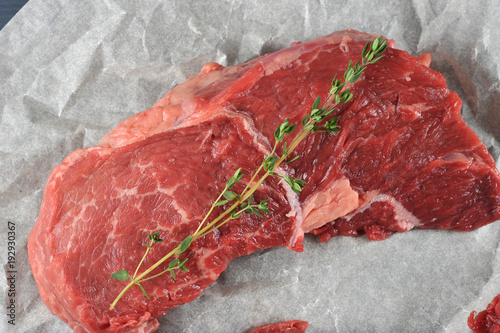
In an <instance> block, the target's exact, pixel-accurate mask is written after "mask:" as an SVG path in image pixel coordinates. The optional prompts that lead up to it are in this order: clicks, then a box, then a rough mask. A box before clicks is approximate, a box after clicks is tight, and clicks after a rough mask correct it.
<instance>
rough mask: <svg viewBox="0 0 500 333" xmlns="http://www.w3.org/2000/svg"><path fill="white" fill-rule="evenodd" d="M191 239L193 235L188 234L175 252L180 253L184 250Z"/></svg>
mask: <svg viewBox="0 0 500 333" xmlns="http://www.w3.org/2000/svg"><path fill="white" fill-rule="evenodd" d="M192 241H193V236H192V235H189V236H187V237H186V238H185V239H184V240H183V241H182V243H181V245H180V247H179V250H177V252H175V254H181V253H182V252H184V251H186V250H187V249H188V247H189V246H190V245H191V242H192Z"/></svg>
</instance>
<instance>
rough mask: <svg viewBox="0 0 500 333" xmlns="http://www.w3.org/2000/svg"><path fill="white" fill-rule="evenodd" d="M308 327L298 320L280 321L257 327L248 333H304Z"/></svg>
mask: <svg viewBox="0 0 500 333" xmlns="http://www.w3.org/2000/svg"><path fill="white" fill-rule="evenodd" d="M308 326H309V324H308V323H307V322H305V321H300V320H290V321H281V322H279V323H276V324H269V325H262V326H259V327H257V328H256V329H254V330H252V331H251V332H250V333H304V332H305V331H306V329H307V327H308Z"/></svg>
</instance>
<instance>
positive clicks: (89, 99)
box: [0, 0, 500, 333]
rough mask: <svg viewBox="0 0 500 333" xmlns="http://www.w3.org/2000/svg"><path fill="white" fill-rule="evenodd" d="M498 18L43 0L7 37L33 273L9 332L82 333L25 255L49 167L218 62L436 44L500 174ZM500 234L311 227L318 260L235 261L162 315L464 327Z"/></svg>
mask: <svg viewBox="0 0 500 333" xmlns="http://www.w3.org/2000/svg"><path fill="white" fill-rule="evenodd" d="M464 12H466V13H467V15H466V16H464V14H463V13H464ZM498 17H500V7H499V6H498V2H497V1H494V0H491V1H483V2H482V4H481V6H471V5H470V1H465V0H450V1H444V0H438V1H431V0H427V1H419V0H413V1H408V2H401V1H396V0H389V1H386V2H383V3H380V2H376V3H374V2H373V1H361V2H356V3H345V2H340V1H325V0H320V1H309V0H305V1H303V2H292V1H286V0H279V1H274V2H266V1H264V0H256V1H252V2H249V1H242V0H213V1H210V2H203V1H180V0H143V1H136V0H134V1H126V0H123V1H120V0H116V1H112V0H108V1H98V2H97V1H96V2H90V1H66V0H31V1H29V3H28V4H27V5H26V6H25V7H23V9H22V10H21V11H20V12H19V13H18V14H17V15H16V17H14V19H13V20H12V21H11V22H9V24H8V25H7V26H6V27H4V28H3V29H2V30H1V31H0V88H1V89H0V224H1V225H2V226H3V229H2V232H1V233H2V234H3V235H5V234H6V227H5V225H6V224H7V221H13V222H15V223H16V233H17V240H16V242H17V243H16V247H17V250H18V252H19V256H18V257H17V258H18V265H19V266H20V269H19V280H18V283H17V285H16V288H17V291H18V294H17V297H16V302H18V305H19V307H18V310H19V311H18V313H17V323H16V327H15V328H13V327H10V325H7V324H6V322H5V317H6V316H5V309H4V310H3V312H2V313H4V315H3V317H2V318H3V319H2V320H1V321H0V323H1V325H0V330H1V331H2V332H4V331H7V332H23V333H28V332H40V333H45V332H47V333H49V332H61V333H69V332H71V330H70V329H69V327H68V326H67V325H66V324H65V323H63V322H62V321H60V320H59V319H58V318H56V317H54V316H53V315H52V314H51V313H50V312H49V311H48V310H47V308H46V307H45V306H44V304H43V303H42V301H41V300H40V298H39V296H38V291H37V289H36V285H35V282H34V280H33V277H32V276H31V273H30V270H29V266H28V263H27V260H26V258H25V257H26V256H25V252H26V239H27V236H28V233H29V231H30V230H31V228H32V227H33V224H34V222H35V221H36V218H37V216H38V212H39V209H40V203H41V197H42V191H43V188H44V186H45V182H46V180H47V178H48V175H49V173H50V171H51V170H52V168H53V167H55V166H56V165H58V164H59V163H60V162H61V161H62V160H63V159H64V158H65V157H66V156H67V155H69V154H70V153H71V152H72V151H73V150H75V149H78V148H81V147H83V146H86V145H96V144H97V142H98V141H99V140H100V138H101V137H102V136H103V135H104V134H105V133H106V132H107V131H109V130H110V129H111V128H113V127H114V125H116V124H117V123H118V122H119V121H121V120H123V119H125V118H127V117H128V116H130V115H132V114H135V113H137V112H139V111H142V110H144V109H147V108H149V107H150V106H152V105H153V104H154V103H155V102H156V101H157V100H159V99H160V98H161V97H162V96H163V95H164V94H165V93H166V92H167V91H168V90H170V89H171V88H173V87H174V86H175V85H176V84H179V83H181V82H183V81H184V80H186V79H187V78H189V77H191V76H192V75H195V74H197V73H198V72H199V71H200V69H201V68H202V66H203V65H204V64H205V63H206V62H212V61H213V62H218V63H220V64H222V65H224V66H229V65H234V64H239V63H242V62H244V61H247V60H249V59H252V58H254V57H256V56H259V55H262V54H264V53H269V52H272V51H277V50H280V49H282V48H284V47H287V46H289V45H290V43H292V42H295V41H305V40H309V39H312V38H315V37H318V36H321V35H326V34H328V33H331V32H333V31H336V30H342V29H346V28H353V29H358V30H361V31H366V32H369V33H379V34H383V35H386V36H387V37H389V38H392V39H394V40H395V41H396V42H397V45H398V48H401V49H405V50H408V51H409V52H410V53H412V54H421V53H423V52H430V53H432V57H433V60H432V63H431V68H432V69H435V70H437V71H439V72H442V73H443V74H444V76H445V78H446V80H447V83H448V85H449V88H450V89H451V90H453V91H456V92H457V93H458V94H459V96H460V97H461V98H462V99H463V100H464V105H463V109H462V116H463V118H464V119H465V120H466V121H467V123H468V124H469V126H470V127H471V128H472V129H473V130H474V131H476V132H477V134H478V136H479V137H480V139H481V140H482V141H483V142H484V143H485V144H486V145H487V147H488V150H489V151H490V153H491V154H492V155H493V157H494V158H495V160H496V164H497V167H500V148H499V147H500V43H497V41H498V40H500V31H499V30H498ZM499 236H500V225H498V223H497V224H493V225H490V226H486V227H484V228H482V229H480V230H477V231H473V232H470V233H454V232H446V231H442V232H434V231H410V232H407V233H403V234H396V235H394V236H391V237H390V238H389V239H387V240H384V241H382V242H370V241H368V240H367V239H366V237H360V238H356V239H353V238H346V237H337V238H336V239H333V240H331V241H329V242H327V243H325V244H320V243H319V242H318V241H317V239H316V238H315V237H312V236H310V235H306V237H305V240H304V243H305V249H304V252H303V253H295V252H293V251H289V250H287V249H284V248H279V249H272V250H265V251H259V252H257V253H255V254H254V255H251V256H247V257H243V258H238V259H236V260H234V261H233V262H232V263H231V264H230V265H229V267H228V269H227V270H226V271H225V272H223V273H222V275H221V277H220V278H219V280H218V281H217V282H216V283H215V284H214V285H212V286H211V287H210V288H208V289H207V290H206V291H205V292H204V293H203V294H202V296H201V297H200V298H198V299H197V300H195V301H194V302H192V303H190V304H186V305H183V306H181V307H179V308H177V309H174V310H171V311H170V312H169V313H168V314H167V315H166V316H164V317H162V318H160V319H159V320H160V322H161V323H162V326H160V329H159V330H158V332H161V333H165V332H180V333H187V332H190V333H194V332H203V331H212V332H223V333H224V332H246V331H248V329H250V328H253V327H256V326H258V325H260V324H268V323H271V322H277V321H281V320H290V319H301V320H307V321H309V322H310V324H311V325H310V328H309V329H308V332H311V333H314V332H327V331H328V332H331V331H332V330H333V331H334V332H360V331H361V332H363V331H382V332H414V331H422V332H445V333H455V332H457V333H458V332H464V331H467V327H466V318H467V316H468V314H469V313H470V311H472V310H477V311H480V310H483V309H484V308H485V306H486V305H487V304H488V303H489V302H490V301H491V300H492V299H493V297H494V296H496V295H497V294H499V293H500V251H499V249H500V244H499V240H498V239H499ZM0 239H1V240H0V248H2V249H5V248H6V240H5V237H1V238H0ZM4 260H5V259H4ZM5 272H6V271H5V266H4V270H2V272H1V275H2V278H3V279H4V280H5V278H6V276H5V274H6V273H5ZM5 288H6V284H3V285H2V289H1V291H0V301H1V302H2V303H3V304H5V302H6V301H7V298H6V289H5ZM408 300H411V302H408ZM5 327H6V329H5V330H4V328H5Z"/></svg>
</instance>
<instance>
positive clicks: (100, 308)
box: [28, 31, 500, 332]
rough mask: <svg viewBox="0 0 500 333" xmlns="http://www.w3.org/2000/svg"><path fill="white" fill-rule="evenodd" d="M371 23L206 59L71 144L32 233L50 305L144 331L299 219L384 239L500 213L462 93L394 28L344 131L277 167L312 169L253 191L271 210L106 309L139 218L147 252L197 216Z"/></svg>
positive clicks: (499, 185) (131, 253)
mask: <svg viewBox="0 0 500 333" xmlns="http://www.w3.org/2000/svg"><path fill="white" fill-rule="evenodd" d="M373 37H374V36H372V35H368V34H364V33H360V32H356V31H343V32H338V33H334V34H331V35H328V36H325V37H321V38H318V39H316V40H313V41H310V42H305V43H297V44H295V45H293V46H292V47H290V48H288V49H285V50H282V51H279V52H275V53H272V54H269V55H265V56H262V57H260V58H257V59H254V60H252V61H250V62H248V63H245V64H242V65H238V66H231V67H222V66H220V65H218V64H214V63H211V64H207V65H206V66H205V67H204V68H203V69H202V71H201V73H200V74H199V75H197V76H195V77H193V78H191V79H189V80H187V81H186V82H185V83H183V84H180V85H179V86H177V87H176V88H174V89H173V90H172V91H171V92H169V93H168V94H167V95H166V96H165V97H164V98H162V99H161V100H160V101H158V102H157V103H156V104H155V105H154V106H153V107H152V108H151V109H149V110H146V111H144V112H141V113H139V114H137V115H135V116H133V117H131V118H129V119H127V120H124V121H123V122H121V123H120V124H119V125H118V126H117V127H116V128H115V129H113V130H112V131H111V132H110V133H108V134H107V135H106V136H105V137H104V138H103V139H102V140H101V142H100V143H99V145H98V147H91V148H85V149H81V150H78V151H76V152H74V153H72V154H71V155H70V156H69V157H68V158H67V159H65V161H64V162H63V163H62V164H61V165H60V166H58V167H56V168H55V169H54V171H53V172H52V174H51V176H50V178H49V181H48V184H47V186H46V188H45V192H44V199H43V203H42V208H41V212H40V216H39V219H38V221H37V224H36V226H35V228H34V229H33V231H32V233H31V234H30V238H29V244H28V246H29V254H30V263H31V266H32V270H33V274H34V276H35V279H36V280H37V283H38V287H39V290H40V294H41V297H42V299H43V300H44V302H45V303H46V304H47V306H48V307H49V308H50V309H51V310H52V311H53V312H54V313H56V314H58V315H59V316H60V317H61V318H62V319H63V320H65V321H67V322H68V323H69V324H70V326H71V327H73V328H75V330H76V331H80V332H85V331H90V332H111V331H116V332H142V331H143V330H144V331H145V332H152V331H154V330H155V329H156V327H157V326H158V323H157V321H156V319H155V318H156V317H158V316H160V315H162V314H163V313H165V312H166V311H167V310H168V309H170V308H172V307H174V306H177V305H179V304H182V303H186V302H189V301H191V300H192V299H194V298H195V297H197V296H198V295H199V294H200V293H201V291H202V290H203V289H204V288H206V287H207V286H208V285H209V284H210V283H212V282H213V281H215V279H216V278H217V276H218V275H219V274H220V272H222V270H223V269H224V268H225V267H226V266H227V264H228V262H229V261H230V260H231V259H232V258H235V257H237V256H241V255H245V254H248V253H251V252H252V251H255V250H257V249H261V248H269V247H273V246H287V247H289V248H291V249H294V250H301V239H302V235H303V233H304V232H314V233H316V234H320V235H321V238H322V240H327V239H329V238H331V237H332V236H335V235H337V234H341V235H351V236H357V235H359V234H362V233H366V234H367V235H368V237H369V238H371V239H384V238H386V237H388V236H389V235H390V234H391V233H393V232H395V231H407V230H410V229H412V228H414V227H416V228H441V229H454V230H471V229H474V228H477V227H480V226H482V225H485V224H487V223H490V222H493V221H495V220H497V219H498V218H499V217H500V176H499V174H498V171H497V170H496V168H495V165H494V163H493V159H492V158H491V156H489V154H488V152H487V150H486V148H485V147H484V145H483V144H482V143H481V142H480V141H479V139H478V138H477V136H476V135H475V134H474V133H473V132H472V131H471V130H470V129H469V128H467V127H466V125H465V123H464V122H463V121H462V120H461V118H460V115H459V112H460V106H461V101H460V100H459V98H458V97H457V95H456V94H455V93H453V92H450V91H449V90H448V89H447V88H446V85H445V80H444V79H443V77H442V76H441V75H440V74H438V73H436V72H434V71H432V70H431V69H429V68H428V64H429V61H430V57H429V56H428V55H424V56H422V57H419V58H417V57H413V56H410V55H409V54H408V53H406V52H404V51H399V50H396V49H394V48H392V47H394V42H392V41H390V42H389V45H390V46H391V47H390V48H388V49H387V51H386V55H385V57H384V58H382V60H380V61H379V62H378V63H376V64H375V65H372V66H370V67H368V69H367V70H366V71H365V72H364V74H363V76H362V77H361V79H360V80H358V81H357V82H356V83H355V84H353V85H351V89H352V90H351V91H352V92H353V93H354V95H355V96H356V97H355V98H354V100H353V101H352V102H350V103H348V104H346V105H344V106H343V107H341V108H340V109H339V110H338V111H337V112H336V114H337V115H340V116H341V118H340V120H339V124H340V127H341V132H340V133H338V134H337V135H332V134H325V133H315V134H313V135H310V136H309V137H308V138H307V139H306V140H305V141H304V142H303V143H302V144H301V145H300V146H299V147H298V149H297V154H300V155H302V158H300V159H298V160H296V161H295V162H293V163H290V164H288V165H286V167H284V168H285V169H284V170H281V172H286V173H287V174H288V175H290V176H292V177H294V178H301V179H304V180H305V181H307V182H308V184H307V187H306V188H305V190H304V191H303V192H302V193H301V194H300V196H297V195H295V194H294V193H293V192H291V191H290V190H289V189H288V187H287V186H283V184H282V183H279V182H277V181H276V179H272V180H271V179H270V180H269V181H268V182H267V183H266V184H265V186H264V187H263V188H262V189H261V190H260V191H259V192H258V193H257V195H256V197H257V199H258V200H261V199H262V198H268V197H269V198H270V199H271V200H270V201H269V202H270V204H271V205H272V215H270V216H268V215H266V216H264V218H262V219H259V218H256V217H255V216H245V217H244V218H243V219H241V220H234V221H231V223H229V224H227V225H225V226H224V227H223V228H221V230H220V231H217V232H216V233H213V234H212V235H210V236H208V237H206V238H204V239H200V240H198V241H197V242H196V243H195V244H194V245H193V246H192V247H191V248H190V250H189V251H187V252H186V253H184V254H183V258H184V255H185V257H187V258H189V260H188V263H187V267H188V268H189V270H190V271H189V272H179V274H178V278H177V280H176V281H173V280H172V279H170V278H168V277H166V278H164V279H160V280H161V281H155V280H150V281H148V282H147V283H145V284H144V287H145V289H146V290H147V291H148V294H149V295H150V296H151V301H148V300H147V299H146V298H145V297H144V295H143V294H142V293H141V291H140V290H139V288H133V289H131V291H130V292H129V293H127V294H126V296H125V297H124V299H122V300H121V301H120V302H119V303H118V306H117V307H116V308H115V309H114V310H113V311H109V310H107V308H108V307H109V304H111V302H112V301H113V299H114V298H115V297H116V295H117V294H118V293H119V291H120V290H121V289H122V288H123V287H124V283H120V282H119V281H115V280H110V278H109V276H110V275H111V273H113V272H114V271H117V270H119V269H124V268H125V269H127V270H129V271H134V269H135V266H136V265H137V263H138V262H139V261H140V259H141V257H142V255H143V253H144V247H143V246H142V244H143V243H144V242H145V240H146V239H147V238H146V232H148V231H149V232H155V231H161V232H162V234H161V237H162V238H164V239H165V242H163V243H162V244H161V245H158V246H157V245H155V248H154V251H152V253H151V256H149V257H148V262H147V263H146V265H147V264H148V263H149V264H151V263H152V262H154V260H156V259H158V258H159V257H161V256H162V254H164V253H166V251H167V250H168V249H170V248H173V247H174V246H175V245H177V243H178V242H179V241H180V240H182V239H183V238H184V237H185V236H186V235H188V234H189V233H190V232H191V233H192V232H193V231H194V230H195V229H196V227H197V225H198V223H199V221H200V220H201V218H202V217H203V215H204V213H205V212H206V211H207V210H208V209H209V208H210V205H211V202H212V200H214V199H215V198H216V197H217V196H218V194H219V193H220V190H221V189H222V188H223V187H224V183H225V181H226V180H227V179H228V178H229V177H230V176H231V175H232V173H234V171H235V170H236V169H237V168H238V167H240V166H243V167H244V169H245V172H246V173H249V172H250V170H252V169H255V168H256V167H257V166H258V165H259V163H260V161H261V160H262V157H263V155H264V154H265V153H266V152H269V150H270V147H271V146H272V145H273V144H274V139H273V133H274V130H275V129H276V127H277V126H278V124H280V123H281V122H283V121H284V120H285V119H286V118H288V117H289V118H291V120H292V122H299V121H300V120H301V119H302V118H303V117H304V115H305V114H307V113H308V112H309V111H310V108H311V105H312V103H313V101H314V100H315V98H316V96H317V95H321V96H322V97H323V96H325V92H327V91H328V89H329V87H330V82H331V79H332V77H333V75H334V74H336V73H338V74H340V75H341V74H342V73H343V72H344V71H345V69H346V67H347V64H348V62H349V60H351V59H352V60H354V61H356V60H357V59H359V57H360V54H361V50H362V48H363V46H364V44H365V43H366V42H367V41H369V40H372V39H373ZM145 267H146V266H145Z"/></svg>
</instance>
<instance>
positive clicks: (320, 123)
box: [110, 37, 387, 310]
mask: <svg viewBox="0 0 500 333" xmlns="http://www.w3.org/2000/svg"><path fill="white" fill-rule="evenodd" d="M386 48H387V40H385V39H384V38H383V37H377V38H375V39H374V40H373V41H372V42H369V43H367V44H366V45H365V47H364V49H363V51H362V52H361V59H360V60H358V61H357V62H356V63H355V64H354V65H353V63H352V61H350V62H349V65H348V66H347V69H346V71H345V72H344V75H343V77H342V78H339V79H338V78H337V75H335V76H334V77H333V80H332V83H331V87H330V90H329V93H328V96H327V97H326V98H325V100H324V101H323V102H322V101H321V97H320V96H318V97H317V98H316V100H315V101H314V103H313V104H312V108H311V111H310V112H309V113H308V114H307V115H306V116H305V117H304V118H303V119H302V122H301V127H300V130H299V131H298V133H297V134H296V135H295V136H294V137H293V139H292V141H291V142H290V143H288V142H287V141H284V139H285V137H287V136H288V135H290V134H292V133H293V132H294V131H295V129H296V128H297V124H290V118H287V119H286V120H285V121H284V122H283V123H281V124H280V125H279V126H278V127H277V128H276V131H275V132H274V140H275V144H274V147H273V149H272V150H271V152H270V153H269V155H266V156H265V157H264V159H263V161H262V163H261V165H260V166H259V168H258V169H257V170H256V171H255V172H254V173H253V175H252V177H251V178H250V180H249V181H248V182H247V184H246V186H245V188H244V189H243V191H241V192H240V193H239V194H238V193H236V192H234V191H232V189H233V187H234V186H235V185H236V184H237V183H238V182H240V181H241V180H242V179H243V177H244V174H243V173H242V171H241V168H239V169H238V170H236V171H235V173H234V175H233V176H232V177H230V178H229V180H227V182H226V184H225V187H224V189H223V190H222V191H221V193H220V194H219V196H218V198H217V199H216V200H215V201H214V202H213V203H212V205H211V207H210V209H209V211H208V212H207V214H206V215H205V216H204V218H203V220H202V221H201V222H200V224H199V225H198V228H197V229H196V231H195V232H194V233H193V234H191V235H188V236H187V237H186V238H184V240H182V241H181V242H180V243H179V244H178V245H177V246H176V247H175V248H174V249H172V250H171V251H170V252H169V253H167V254H166V255H165V256H164V257H163V258H161V259H160V260H158V261H157V262H156V263H155V264H153V265H151V266H150V267H149V268H148V269H146V270H145V271H144V272H142V273H141V274H139V275H137V274H138V272H139V268H140V267H141V265H142V264H143V262H144V260H145V259H146V257H147V255H148V254H149V252H150V250H151V249H152V248H153V246H154V245H155V244H156V243H159V242H162V241H163V240H162V239H160V238H159V236H160V232H158V231H157V232H155V233H154V234H150V233H149V232H148V233H147V235H148V238H149V240H150V243H149V244H144V246H146V251H145V253H144V255H143V257H142V259H141V261H140V262H139V264H138V265H137V268H136V269H135V272H134V274H133V275H130V274H129V273H128V271H127V270H119V271H117V272H115V273H113V274H112V275H111V277H112V278H113V279H116V280H119V281H128V280H130V282H129V283H128V284H127V286H125V288H123V290H122V291H121V292H120V294H119V295H118V296H117V297H116V299H115V300H114V301H113V303H112V304H111V306H110V310H112V309H113V308H114V307H115V305H116V304H117V303H118V301H119V300H120V299H121V298H122V297H123V295H124V294H125V293H126V292H127V291H128V290H129V289H130V288H131V287H132V286H134V285H137V286H138V287H139V288H140V289H141V291H142V292H143V293H144V295H145V296H146V297H147V298H148V299H149V295H148V294H147V293H146V291H145V290H144V288H143V286H142V285H141V283H142V282H144V281H148V280H151V279H154V278H156V277H159V276H161V275H163V274H165V273H167V272H170V274H171V276H172V278H173V279H174V280H175V279H176V274H175V271H176V270H181V271H189V269H188V268H186V266H185V264H186V262H187V260H188V259H184V260H183V261H181V260H180V259H179V258H178V257H176V258H174V259H172V260H170V262H169V264H168V266H167V268H166V269H164V270H163V271H161V272H159V273H157V274H154V275H151V276H148V275H149V274H150V273H151V272H152V271H153V270H155V269H156V268H158V267H159V266H160V265H161V264H163V263H164V262H165V261H167V260H169V259H171V258H172V257H173V256H178V255H180V254H181V253H183V252H185V251H186V250H187V249H188V248H189V247H190V246H191V244H192V243H193V242H194V241H196V240H197V239H199V238H202V237H204V236H206V235H208V234H210V233H211V232H213V231H215V230H217V229H218V228H220V227H222V226H223V225H224V224H226V223H227V222H229V221H230V220H232V219H238V218H240V217H241V216H242V215H243V214H244V213H247V214H255V215H257V216H259V217H263V214H270V211H269V208H268V205H267V203H268V199H266V200H262V201H260V202H258V203H256V202H254V196H253V193H254V192H255V191H256V190H257V189H258V188H259V186H260V185H261V184H262V183H263V182H264V180H265V179H266V178H267V177H269V176H273V177H278V178H281V179H282V180H283V181H284V182H286V183H287V184H288V185H289V186H290V188H291V190H292V191H294V192H295V193H296V194H300V192H301V191H302V189H303V188H304V187H305V185H306V184H307V183H306V182H305V181H304V180H302V179H294V178H292V177H290V176H288V175H286V174H284V173H283V174H281V173H280V172H278V171H277V170H279V168H278V167H279V166H280V165H281V163H283V162H285V163H292V162H293V161H295V160H297V159H299V158H300V157H301V156H300V155H296V156H293V157H292V153H293V152H294V150H295V149H296V148H297V146H298V145H299V144H300V142H302V140H304V138H305V137H307V136H308V135H309V134H310V133H317V132H327V133H336V132H338V131H339V128H338V122H337V121H338V119H339V116H334V117H330V118H329V119H327V118H328V117H329V116H330V115H332V113H333V112H335V111H336V110H337V106H338V105H339V104H344V103H347V102H349V101H350V100H351V99H352V98H353V94H352V93H351V92H350V87H347V88H346V86H347V85H348V83H351V84H352V83H354V82H356V81H357V80H358V79H359V78H360V77H361V76H362V74H363V72H364V70H365V69H366V67H367V66H368V65H370V64H374V63H376V62H377V61H379V60H380V59H381V58H382V57H383V53H384V51H385V50H386ZM281 142H283V150H282V153H281V156H278V155H277V153H276V152H277V149H278V145H279V144H280V143H281ZM262 173H263V174H262ZM259 176H260V178H259ZM224 205H228V206H229V207H228V208H227V209H226V210H225V211H224V212H223V213H222V214H220V215H219V216H218V217H216V218H214V219H213V220H212V221H210V222H209V223H208V224H207V221H208V219H209V218H210V216H211V215H212V212H213V210H214V209H215V208H216V207H220V206H224ZM205 224H206V225H205Z"/></svg>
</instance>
